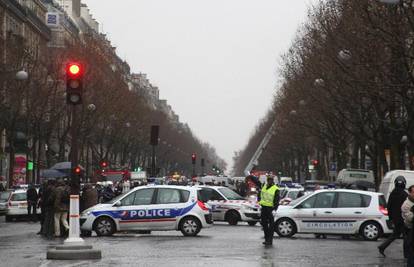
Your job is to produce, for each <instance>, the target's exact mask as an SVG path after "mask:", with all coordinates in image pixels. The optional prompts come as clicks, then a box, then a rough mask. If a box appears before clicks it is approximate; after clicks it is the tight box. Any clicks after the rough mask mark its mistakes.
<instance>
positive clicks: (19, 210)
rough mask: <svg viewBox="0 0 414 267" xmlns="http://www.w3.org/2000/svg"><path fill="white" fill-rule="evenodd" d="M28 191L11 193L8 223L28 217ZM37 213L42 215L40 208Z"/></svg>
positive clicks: (19, 190)
mask: <svg viewBox="0 0 414 267" xmlns="http://www.w3.org/2000/svg"><path fill="white" fill-rule="evenodd" d="M26 191H27V190H26V189H17V190H15V191H11V193H10V196H9V200H8V201H7V212H6V222H11V221H12V220H13V219H15V218H18V217H26V216H28V211H27V196H26ZM36 212H37V214H40V212H41V210H40V208H37V209H36Z"/></svg>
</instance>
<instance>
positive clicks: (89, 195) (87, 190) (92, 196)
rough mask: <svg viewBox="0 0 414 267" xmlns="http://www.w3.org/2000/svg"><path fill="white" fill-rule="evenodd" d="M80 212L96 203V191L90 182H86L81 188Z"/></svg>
mask: <svg viewBox="0 0 414 267" xmlns="http://www.w3.org/2000/svg"><path fill="white" fill-rule="evenodd" d="M80 202H81V205H80V206H81V212H82V211H84V210H86V209H88V208H90V207H93V206H95V205H96V204H98V191H97V190H96V189H95V188H93V187H92V185H90V184H86V185H85V187H84V188H83V192H82V196H81V198H80Z"/></svg>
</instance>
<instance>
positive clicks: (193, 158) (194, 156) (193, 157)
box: [191, 153, 197, 164]
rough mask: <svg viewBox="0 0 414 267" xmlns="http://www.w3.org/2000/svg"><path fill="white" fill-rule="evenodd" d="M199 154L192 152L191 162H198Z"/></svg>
mask: <svg viewBox="0 0 414 267" xmlns="http://www.w3.org/2000/svg"><path fill="white" fill-rule="evenodd" d="M196 160H197V156H196V154H195V153H193V154H191V163H192V164H196Z"/></svg>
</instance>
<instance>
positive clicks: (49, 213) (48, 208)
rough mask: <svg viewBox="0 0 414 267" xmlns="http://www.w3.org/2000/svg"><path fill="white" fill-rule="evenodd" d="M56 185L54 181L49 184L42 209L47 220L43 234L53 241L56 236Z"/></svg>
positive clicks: (43, 197) (44, 223)
mask: <svg viewBox="0 0 414 267" xmlns="http://www.w3.org/2000/svg"><path fill="white" fill-rule="evenodd" d="M55 185H56V182H55V181H54V180H49V181H48V182H47V187H46V190H45V191H44V192H43V193H42V202H41V205H42V206H41V208H42V212H43V211H44V214H45V219H44V222H43V226H42V232H41V234H42V235H43V236H45V237H46V238H47V239H52V238H53V236H54V232H55V231H54V217H55V211H54V204H55Z"/></svg>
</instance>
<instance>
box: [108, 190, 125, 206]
mask: <svg viewBox="0 0 414 267" xmlns="http://www.w3.org/2000/svg"><path fill="white" fill-rule="evenodd" d="M130 192H131V191H129V192H126V193H122V194H120V195H119V196H117V197H115V198H113V199H111V200H109V201H107V202H105V203H104V204H115V203H116V202H117V201H119V200H120V199H121V198H123V197H124V196H126V194H128V193H130Z"/></svg>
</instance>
